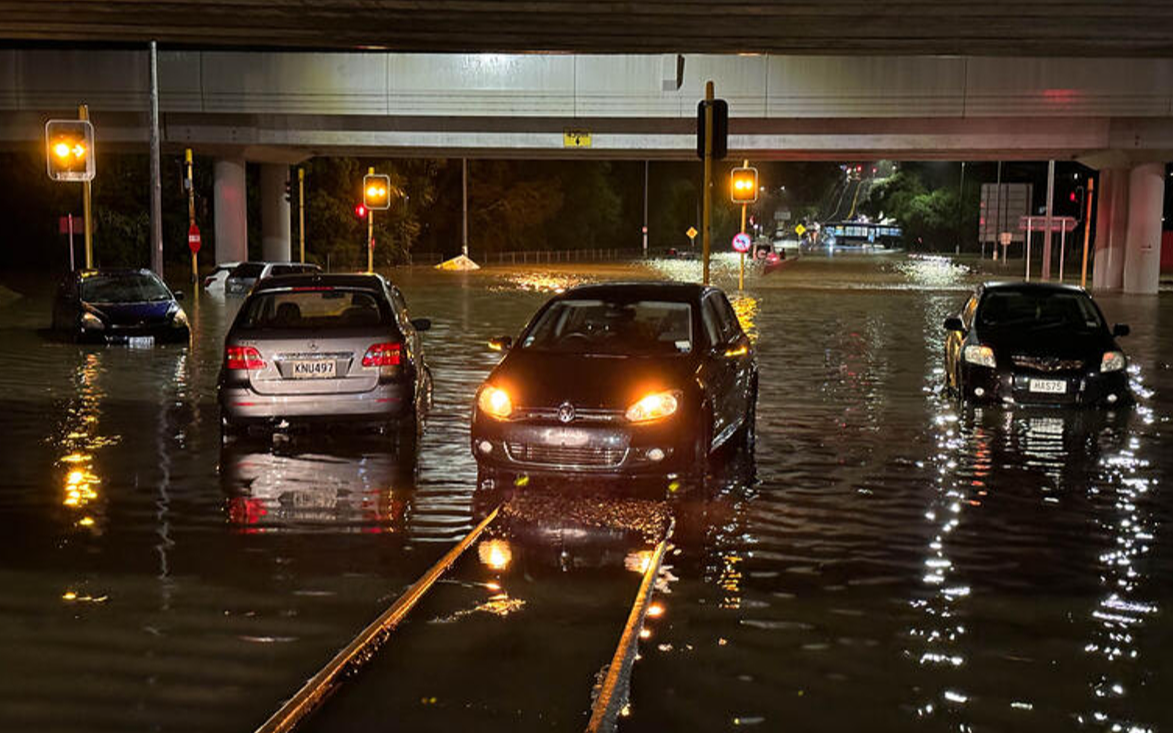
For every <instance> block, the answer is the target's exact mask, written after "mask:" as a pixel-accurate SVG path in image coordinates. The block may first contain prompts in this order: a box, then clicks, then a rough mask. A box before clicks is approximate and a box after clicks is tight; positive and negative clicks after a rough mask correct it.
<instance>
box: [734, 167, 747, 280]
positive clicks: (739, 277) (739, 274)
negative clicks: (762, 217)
mask: <svg viewBox="0 0 1173 733" xmlns="http://www.w3.org/2000/svg"><path fill="white" fill-rule="evenodd" d="M741 167H742V168H748V167H749V160H748V159H746V160H745V162H743V163H742V164H741ZM748 206H749V204H747V203H743V204H742V205H741V229H738V231H739V232H741V233H743V234H744V233H745V209H746V207H748ZM742 290H745V252H742V253H741V264H740V267H739V269H738V270H737V291H738V292H741V291H742Z"/></svg>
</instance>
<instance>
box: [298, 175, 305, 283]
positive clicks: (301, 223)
mask: <svg viewBox="0 0 1173 733" xmlns="http://www.w3.org/2000/svg"><path fill="white" fill-rule="evenodd" d="M297 237H298V240H299V243H298V249H299V250H300V253H301V262H302V264H305V168H298V169H297Z"/></svg>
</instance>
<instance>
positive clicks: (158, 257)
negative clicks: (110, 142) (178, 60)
mask: <svg viewBox="0 0 1173 733" xmlns="http://www.w3.org/2000/svg"><path fill="white" fill-rule="evenodd" d="M148 56H149V60H150V78H151V269H152V270H154V272H155V274H156V275H158V276H159V277H163V184H162V180H161V178H162V175H161V173H160V171H159V50H158V44H157V43H155V41H151V43H150V52H149V54H148Z"/></svg>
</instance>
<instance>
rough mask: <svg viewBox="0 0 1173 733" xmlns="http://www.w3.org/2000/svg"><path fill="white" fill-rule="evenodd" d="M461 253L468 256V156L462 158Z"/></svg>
mask: <svg viewBox="0 0 1173 733" xmlns="http://www.w3.org/2000/svg"><path fill="white" fill-rule="evenodd" d="M460 200H461V217H462V218H461V227H460V253H461V254H462V255H464V256H465V257H468V158H461V159H460Z"/></svg>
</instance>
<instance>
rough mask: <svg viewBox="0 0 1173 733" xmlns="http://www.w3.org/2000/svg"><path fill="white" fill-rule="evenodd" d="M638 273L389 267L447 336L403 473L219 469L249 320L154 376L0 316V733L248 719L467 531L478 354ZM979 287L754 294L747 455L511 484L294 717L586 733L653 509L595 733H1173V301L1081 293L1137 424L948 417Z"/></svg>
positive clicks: (879, 277)
mask: <svg viewBox="0 0 1173 733" xmlns="http://www.w3.org/2000/svg"><path fill="white" fill-rule="evenodd" d="M693 264H694V263H688V262H671V263H662V266H661V268H660V269H659V270H658V271H657V272H658V273H659V274H662V275H668V276H676V277H690V276H692V270H691V268H692V266H693ZM716 271H717V272H718V273H719V277H721V278H723V279H721V280H719V281H718V284H720V285H722V286H724V287H726V288H727V289H729V288H735V285H736V280H735V274H734V279H733V280H730V279H729V277H730V273H731V269H730V268H729V267H717V268H716ZM647 274H648V273H647V272H646V271H638V270H635V269H634V268H631V269H629V268H625V267H623V266H615V265H609V266H606V267H603V268H599V269H598V270H596V271H594V272H588V271H587V270H586V269H570V268H555V269H541V270H539V269H533V270H524V271H523V270H504V269H497V270H492V269H490V270H486V271H483V272H481V273H473V274H469V275H437V274H433V273H430V272H422V271H410V272H409V271H404V272H397V273H394V274H393V277H395V278H396V280H397V282H399V284H400V285H401V287H402V289H403V290H404V292H405V294H406V296H407V299H408V302H409V304H410V307H411V311H412V315H413V316H426V317H430V318H432V320H433V324H434V326H433V329H432V330H431V331H429V332H428V333H427V334H425V337H426V348H427V350H428V358H429V360H430V363H431V365H432V369H433V372H434V375H435V390H436V392H435V406H434V409H433V412H432V414H431V416H430V417H429V419H428V421H427V430H426V433H425V435H424V438H423V440H422V442H421V446H420V450H419V452H418V455H403V454H402V453H401V452H400V451H397V450H396V448H395V445H394V443H393V442H391V441H389V440H388V439H384V438H380V437H377V436H363V435H358V434H350V435H348V434H345V433H343V434H331V435H329V436H293V437H290V438H288V439H286V438H280V439H278V440H275V441H264V440H261V441H256V440H253V441H242V442H240V443H233V444H231V445H229V446H226V447H224V448H221V445H220V437H219V430H218V424H217V419H218V415H217V409H216V403H215V380H216V374H217V371H218V369H219V363H220V359H221V349H222V346H223V341H222V339H223V334H224V331H225V330H226V328H227V323H228V321H229V320H230V318H231V316H232V313H233V311H234V309H235V307H236V305H237V303H236V301H233V300H229V301H227V302H226V301H224V300H223V299H216V298H211V297H208V296H207V295H201V296H200V298H199V300H198V302H193V301H188V305H187V307H188V310H189V313H190V315H191V316H192V320H193V329H194V338H193V345H192V347H191V348H190V349H188V348H176V347H172V346H166V347H159V348H156V349H152V350H136V349H126V348H115V347H111V348H92V347H79V346H76V345H73V344H65V343H58V342H55V341H54V340H52V339H51V338H49V337H48V336H46V335H45V334H44V333H43V332H40V331H39V329H43V328H44V327H45V326H46V325H47V323H48V314H49V303H48V301H47V300H38V299H30V298H25V299H22V300H17V301H14V302H11V303H7V304H5V305H4V306H2V307H0V408H2V409H0V437H2V440H3V446H4V457H5V461H4V467H5V477H4V479H2V480H0V532H2V533H3V537H4V540H3V542H0V587H2V588H3V591H2V592H0V679H2V681H3V684H2V685H0V730H4V731H26V730H36V731H41V732H45V731H67V730H68V731H76V730H87V731H127V730H160V731H180V730H193V731H195V730H198V731H251V730H253V729H254V728H256V727H257V726H258V725H260V723H262V722H263V721H264V720H265V718H266V717H267V716H268V715H269V714H270V713H271V712H272V711H273V710H274V709H275V708H276V707H277V706H278V705H279V704H280V703H281V701H282V700H284V699H285V698H287V697H289V696H290V695H291V694H292V693H293V692H294V691H295V690H296V689H297V688H298V687H299V686H300V685H301V684H302V683H303V682H304V681H305V679H306V678H307V677H309V676H310V675H311V674H313V672H314V671H316V670H317V669H318V668H319V667H320V666H321V665H322V664H323V663H324V662H325V661H326V660H327V659H329V658H330V656H331V655H332V654H333V653H334V652H335V651H336V650H337V649H338V648H339V647H341V646H342V645H343V644H345V643H346V642H348V641H349V640H350V638H351V637H352V636H353V634H354V633H355V632H356V631H357V630H358V629H360V628H362V627H363V626H364V625H365V624H367V623H368V622H369V621H370V620H371V619H372V618H374V617H375V616H376V615H377V614H378V613H379V612H380V611H382V610H383V608H384V607H385V606H386V605H387V604H388V603H389V602H390V601H391V600H392V599H393V598H394V597H396V596H397V595H398V594H399V593H400V592H401V591H402V590H403V588H404V587H405V586H406V585H407V584H409V583H411V582H412V581H413V580H415V579H416V578H417V577H418V576H419V575H420V574H421V573H422V572H423V571H424V570H425V569H426V568H427V567H428V566H429V565H431V563H432V562H434V561H435V560H436V559H437V558H438V557H440V555H442V554H443V553H444V551H445V550H446V549H447V548H448V547H449V546H450V545H451V543H453V542H454V541H456V540H457V539H459V538H460V537H461V536H462V535H463V534H464V533H465V532H467V531H468V530H469V529H470V528H471V527H472V526H473V524H474V522H475V520H476V517H477V512H478V511H480V508H478V507H477V506H474V502H473V487H474V483H475V477H476V468H475V463H474V462H473V460H472V457H471V455H470V454H469V450H468V443H467V428H468V416H469V407H470V402H471V399H472V396H473V393H474V390H475V388H476V386H477V385H478V384H479V381H480V380H481V378H482V377H483V376H484V375H485V374H486V373H487V372H488V370H489V369H490V368H491V366H492V365H493V364H494V363H495V362H496V359H497V358H498V355H497V354H494V353H492V352H489V351H488V350H487V349H486V348H485V342H486V341H487V339H488V338H489V337H492V336H496V335H501V334H506V333H511V334H516V332H517V330H518V329H519V328H520V327H521V326H522V325H523V324H524V322H525V320H526V319H527V318H528V317H529V316H530V315H531V314H532V312H533V310H534V309H535V308H536V307H537V306H538V305H539V304H540V303H542V302H543V301H544V300H545V299H546V298H547V297H549V294H550V293H551V292H553V291H554V290H556V289H557V288H560V287H566V286H568V285H572V284H576V283H578V282H585V281H589V280H593V279H597V278H600V277H631V276H633V275H639V276H646V275H647ZM978 279H979V278H978V277H977V276H976V275H973V274H971V273H969V272H968V271H967V270H966V269H965V268H962V267H957V266H953V265H950V264H949V263H948V262H947V261H944V260H923V259H906V258H903V257H891V258H875V259H871V260H864V259H850V258H848V259H846V260H813V259H806V260H802V261H799V262H797V263H795V264H794V265H791V266H789V267H787V268H786V269H785V270H783V271H782V272H779V273H777V274H776V275H771V276H769V277H766V278H763V279H756V278H751V279H750V280H749V287H748V289H747V293H746V295H745V297H743V298H741V299H739V300H738V301H737V303H736V304H735V305H736V306H737V308H738V311H739V314H740V315H741V317H742V320H743V322H744V323H745V325H746V326H747V329H748V330H749V331H750V333H751V335H752V336H753V338H755V339H756V341H757V349H758V355H759V361H760V373H761V380H760V403H759V407H758V441H757V447H756V452H755V455H754V456H753V457H752V458H751V457H748V456H734V457H731V458H730V460H729V461H728V465H727V466H726V467H725V468H724V470H723V471H722V472H721V476H720V478H721V480H720V482H719V485H718V486H717V487H715V489H714V490H713V491H712V492H711V493H709V494H707V495H706V494H697V493H694V494H693V495H689V496H685V497H683V498H679V499H674V500H672V501H670V502H651V503H639V502H626V501H616V502H598V501H594V500H591V499H589V498H586V497H582V496H579V495H577V494H576V493H575V491H576V489H575V487H574V486H565V487H551V488H553V489H558V490H562V491H564V492H567V493H568V494H569V496H565V497H562V498H560V499H558V500H557V501H551V500H549V499H548V497H546V496H544V495H533V496H530V495H527V496H526V498H525V500H524V501H520V502H519V503H517V504H516V505H515V506H513V507H511V508H510V511H509V512H507V513H506V514H507V517H506V518H507V520H508V521H506V522H503V524H502V528H501V530H500V531H498V532H496V533H495V534H494V535H493V536H492V537H491V538H490V539H488V540H482V541H481V543H480V544H478V546H477V547H476V548H475V552H473V551H471V550H470V553H469V554H468V555H467V556H466V557H465V558H463V559H462V560H461V562H460V563H459V564H458V565H457V567H456V568H455V569H454V572H453V575H452V577H451V578H450V579H448V580H446V581H444V582H443V584H442V585H441V587H440V588H439V589H438V592H437V593H436V594H435V595H434V597H430V598H429V599H428V600H427V601H426V602H425V603H424V604H423V605H421V606H420V607H419V608H418V609H417V610H416V612H415V613H414V614H413V616H412V617H411V619H410V620H409V622H408V623H407V624H406V625H405V626H404V627H403V628H402V630H401V632H399V633H398V634H397V635H396V637H395V639H394V641H393V643H392V644H390V645H388V646H387V647H385V648H384V650H383V651H382V653H381V654H380V655H379V656H378V657H377V658H376V659H375V660H374V661H373V663H372V664H371V665H370V666H369V667H368V668H367V669H366V670H364V672H363V676H362V678H361V683H360V684H359V685H356V686H354V687H353V688H351V689H348V690H346V691H345V692H344V693H343V694H342V695H340V696H338V697H337V698H336V699H335V700H333V701H331V702H330V703H329V704H328V705H327V706H326V708H325V709H324V710H323V711H322V712H321V713H320V715H319V716H318V717H317V718H315V719H312V720H311V721H310V724H311V725H310V729H316V730H353V729H359V728H370V727H372V726H373V725H376V724H379V723H380V722H382V724H384V725H385V724H386V721H388V720H394V721H398V722H400V723H402V725H401V726H397V727H403V728H404V729H408V730H449V729H453V728H454V727H455V726H458V727H459V728H461V729H468V730H486V731H506V730H509V731H514V730H581V729H582V728H583V726H584V725H585V723H586V716H587V711H588V710H589V707H590V702H591V699H590V693H591V687H592V685H593V684H594V683H595V682H596V676H597V674H598V673H599V671H600V670H601V669H602V667H603V666H604V665H605V664H606V663H607V661H608V660H609V659H610V656H611V653H612V651H613V649H614V644H615V641H616V639H617V637H618V634H619V631H620V629H621V628H622V625H623V621H624V614H625V613H626V609H627V606H628V604H630V602H631V598H632V595H633V594H634V593H635V589H636V585H637V583H638V581H639V571H640V562H641V557H644V555H643V554H642V553H647V551H648V547H649V546H650V545H651V544H652V543H653V542H654V537H653V535H654V534H655V528H656V527H659V526H661V525H662V524H663V523H664V522H666V521H667V520H668V518H671V519H674V520H675V522H676V532H675V534H674V536H673V538H674V542H675V545H676V546H675V549H674V550H673V551H672V552H670V553H669V556H668V558H667V559H666V560H665V568H666V569H665V574H664V576H663V583H664V588H663V589H662V593H661V595H660V600H661V602H662V604H663V606H662V610H663V614H662V616H660V617H659V618H657V619H655V621H654V623H652V624H650V626H649V631H650V638H647V639H646V640H645V641H644V643H643V644H642V645H641V647H640V660H639V661H638V662H637V663H636V665H635V672H634V676H633V683H632V685H633V686H632V691H631V704H630V708H629V710H628V711H627V713H628V714H627V715H626V717H624V718H623V720H622V724H621V726H620V730H623V731H666V730H705V731H712V730H740V729H742V728H746V727H749V728H752V729H756V730H771V731H773V730H877V731H888V730H902V731H903V730H926V731H946V730H948V731H957V730H1012V729H1026V728H1028V727H1029V728H1030V729H1032V730H1055V731H1060V730H1071V729H1073V728H1075V727H1077V726H1079V727H1083V728H1087V729H1090V730H1105V731H1110V730H1137V731H1149V730H1168V729H1170V727H1173V704H1170V703H1169V702H1168V700H1167V697H1168V695H1167V692H1166V690H1168V689H1170V688H1171V687H1173V651H1171V650H1173V622H1171V621H1170V617H1169V604H1170V601H1171V599H1170V598H1169V592H1170V591H1169V589H1170V588H1173V542H1171V540H1170V536H1169V535H1170V533H1169V526H1168V525H1169V522H1170V520H1171V519H1173V502H1171V501H1170V499H1169V498H1168V497H1167V496H1164V495H1163V490H1164V489H1165V486H1164V482H1163V481H1162V479H1164V478H1165V477H1166V476H1169V475H1173V473H1171V469H1173V442H1171V440H1170V437H1169V436H1168V430H1169V427H1170V422H1169V420H1170V416H1171V415H1173V397H1171V396H1170V395H1173V367H1171V364H1173V337H1170V336H1169V333H1170V329H1173V299H1171V296H1170V295H1169V294H1164V295H1162V296H1159V297H1156V298H1141V297H1133V298H1125V297H1122V296H1110V297H1105V298H1102V299H1101V305H1102V306H1103V308H1104V310H1105V312H1106V315H1107V316H1108V319H1109V321H1115V322H1123V323H1129V324H1131V326H1132V335H1131V336H1130V337H1128V338H1126V339H1124V340H1123V346H1124V348H1125V349H1127V350H1128V352H1129V354H1130V357H1131V359H1132V366H1131V374H1132V378H1133V381H1134V386H1135V389H1136V391H1137V394H1138V397H1139V405H1138V406H1137V407H1136V408H1135V409H1134V410H1130V411H1119V412H1117V413H1114V414H1111V415H1109V414H1103V413H1099V414H1096V413H1069V412H1060V411H1051V410H1045V411H1031V410H1016V411H1005V410H1001V409H997V410H990V409H982V410H967V409H962V408H961V407H960V406H959V405H957V404H956V403H955V402H954V401H953V400H952V399H950V398H949V397H947V396H946V395H945V394H944V392H943V390H942V386H943V353H942V343H943V339H944V331H943V330H942V328H941V323H942V321H943V320H944V318H945V317H946V316H947V315H952V314H954V313H955V312H956V310H957V309H958V308H959V306H960V304H961V302H962V301H963V299H964V297H965V293H966V292H967V291H968V289H969V288H970V287H971V285H972V284H973V283H974V282H977V281H978ZM633 570H634V571H635V572H633Z"/></svg>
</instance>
